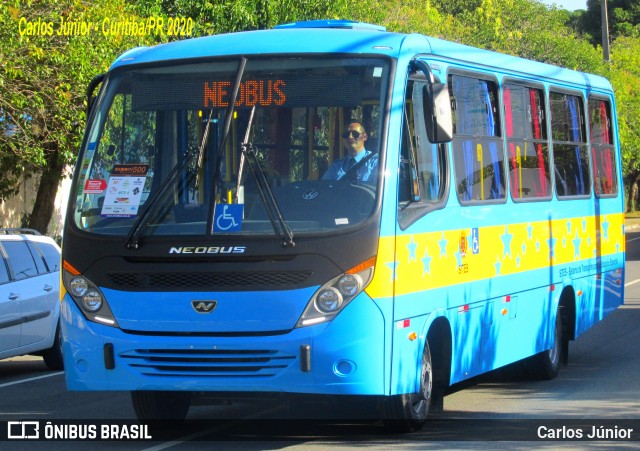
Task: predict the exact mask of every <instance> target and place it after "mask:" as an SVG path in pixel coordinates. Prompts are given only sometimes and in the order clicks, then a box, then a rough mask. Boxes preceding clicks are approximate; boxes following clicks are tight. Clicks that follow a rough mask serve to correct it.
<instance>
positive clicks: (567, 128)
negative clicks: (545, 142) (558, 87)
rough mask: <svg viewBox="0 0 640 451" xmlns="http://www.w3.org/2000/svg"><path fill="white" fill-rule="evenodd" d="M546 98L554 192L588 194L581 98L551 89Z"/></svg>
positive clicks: (587, 167)
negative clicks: (548, 113)
mask: <svg viewBox="0 0 640 451" xmlns="http://www.w3.org/2000/svg"><path fill="white" fill-rule="evenodd" d="M549 99H550V106H551V139H552V141H553V165H554V171H555V179H556V194H557V195H558V197H570V196H588V195H589V194H591V181H590V179H589V158H588V155H587V142H586V134H585V130H584V127H585V120H584V105H583V103H582V99H581V98H580V97H578V96H573V95H569V94H564V93H558V92H552V93H551V94H550V95H549Z"/></svg>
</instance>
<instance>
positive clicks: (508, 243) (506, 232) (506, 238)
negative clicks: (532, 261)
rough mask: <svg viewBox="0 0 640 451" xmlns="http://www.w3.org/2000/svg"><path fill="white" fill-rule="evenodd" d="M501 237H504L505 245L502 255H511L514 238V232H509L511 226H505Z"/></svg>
mask: <svg viewBox="0 0 640 451" xmlns="http://www.w3.org/2000/svg"><path fill="white" fill-rule="evenodd" d="M500 238H501V239H502V245H503V246H504V254H503V255H502V257H503V258H504V257H506V256H507V254H509V257H511V239H512V238H513V234H512V233H509V226H505V228H504V234H503V235H502V236H501V237H500Z"/></svg>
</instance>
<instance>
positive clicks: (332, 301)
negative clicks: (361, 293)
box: [316, 287, 343, 313]
mask: <svg viewBox="0 0 640 451" xmlns="http://www.w3.org/2000/svg"><path fill="white" fill-rule="evenodd" d="M342 300H343V299H342V295H341V294H340V291H338V290H336V289H335V288H333V287H329V288H326V289H324V290H322V291H320V292H319V293H318V296H317V297H316V307H317V308H318V310H320V311H321V312H324V313H332V312H335V311H336V310H338V309H339V308H340V306H341V305H342Z"/></svg>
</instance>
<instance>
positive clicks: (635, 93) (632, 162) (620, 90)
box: [609, 37, 640, 210]
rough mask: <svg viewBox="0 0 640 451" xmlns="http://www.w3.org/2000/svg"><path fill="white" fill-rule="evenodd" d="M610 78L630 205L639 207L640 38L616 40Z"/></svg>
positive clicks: (612, 49) (634, 208)
mask: <svg viewBox="0 0 640 451" xmlns="http://www.w3.org/2000/svg"><path fill="white" fill-rule="evenodd" d="M609 78H610V80H611V83H612V84H613V87H614V90H615V93H616V103H617V111H618V121H619V134H620V148H621V151H622V161H623V172H624V182H625V183H624V185H625V190H626V192H627V195H628V196H627V208H628V210H636V209H637V208H638V205H635V203H634V201H635V200H634V199H633V198H632V196H631V193H632V192H633V187H634V185H636V187H637V183H638V179H639V178H640V158H639V156H640V120H639V118H640V38H634V37H620V38H618V39H616V41H615V42H614V43H613V45H612V47H611V67H610V73H609Z"/></svg>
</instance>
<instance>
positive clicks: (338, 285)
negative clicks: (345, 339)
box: [296, 258, 375, 327]
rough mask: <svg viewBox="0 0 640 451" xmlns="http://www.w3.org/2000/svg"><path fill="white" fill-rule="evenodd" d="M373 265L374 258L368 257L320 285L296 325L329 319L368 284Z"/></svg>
mask: <svg viewBox="0 0 640 451" xmlns="http://www.w3.org/2000/svg"><path fill="white" fill-rule="evenodd" d="M374 265H375V258H372V259H369V260H367V261H366V262H363V263H362V264H360V265H357V266H355V267H353V268H351V269H350V270H349V271H346V272H345V273H343V274H340V275H339V276H338V277H335V278H333V279H331V280H330V281H329V282H327V283H325V284H324V285H323V286H321V287H320V288H319V289H318V291H316V292H315V294H314V295H313V296H312V298H311V300H310V301H309V304H308V305H307V307H306V308H305V310H304V313H303V314H302V316H301V317H300V319H299V320H298V324H297V325H296V327H304V326H311V325H313V324H319V323H324V322H326V321H331V320H332V319H333V318H334V317H335V316H336V315H337V314H338V313H340V311H341V310H342V309H343V308H345V306H346V305H347V304H348V303H349V302H351V300H352V299H353V298H355V297H356V296H357V295H358V294H360V292H362V290H364V289H365V288H366V286H367V285H369V282H371V279H372V277H373V267H374Z"/></svg>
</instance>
